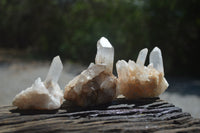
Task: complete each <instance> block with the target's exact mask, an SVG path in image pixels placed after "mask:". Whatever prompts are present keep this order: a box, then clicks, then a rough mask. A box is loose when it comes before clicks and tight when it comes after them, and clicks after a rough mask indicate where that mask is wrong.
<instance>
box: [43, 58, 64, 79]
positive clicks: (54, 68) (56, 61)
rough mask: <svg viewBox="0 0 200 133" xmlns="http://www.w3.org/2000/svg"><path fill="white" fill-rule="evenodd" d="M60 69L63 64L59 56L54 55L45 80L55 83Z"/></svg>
mask: <svg viewBox="0 0 200 133" xmlns="http://www.w3.org/2000/svg"><path fill="white" fill-rule="evenodd" d="M62 69H63V65H62V62H61V60H60V57H59V56H56V57H54V58H53V61H52V63H51V66H50V68H49V72H48V74H47V77H46V80H45V82H49V81H52V82H54V83H57V82H58V79H59V77H60V74H61V72H62Z"/></svg>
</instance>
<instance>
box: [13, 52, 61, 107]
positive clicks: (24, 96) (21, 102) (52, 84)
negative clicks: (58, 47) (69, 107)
mask: <svg viewBox="0 0 200 133" xmlns="http://www.w3.org/2000/svg"><path fill="white" fill-rule="evenodd" d="M62 69H63V65H62V62H61V60H60V57H59V56H56V57H54V59H53V61H52V63H51V67H50V69H49V72H48V74H47V77H46V80H45V81H44V82H42V81H41V79H40V78H38V79H36V80H35V82H34V83H33V85H32V86H31V87H29V88H27V89H26V90H23V91H22V92H20V93H19V94H17V95H16V96H15V98H14V100H13V105H15V106H17V107H18V108H19V109H39V110H53V109H58V108H60V106H61V104H62V103H63V100H64V98H63V91H62V90H61V89H60V87H59V85H58V83H57V82H58V79H59V77H60V74H61V71H62Z"/></svg>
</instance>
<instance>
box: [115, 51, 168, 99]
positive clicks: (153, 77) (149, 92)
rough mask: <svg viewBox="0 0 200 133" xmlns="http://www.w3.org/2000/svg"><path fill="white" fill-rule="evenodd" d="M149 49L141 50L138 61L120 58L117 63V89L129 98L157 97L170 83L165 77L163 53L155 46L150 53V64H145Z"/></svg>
mask: <svg viewBox="0 0 200 133" xmlns="http://www.w3.org/2000/svg"><path fill="white" fill-rule="evenodd" d="M146 55H147V49H143V50H141V51H140V53H139V56H138V59H137V63H135V62H134V61H131V60H129V62H128V63H127V62H126V61H124V60H120V61H118V62H117V63H116V68H117V73H118V81H117V91H119V94H122V95H124V96H125V97H126V98H127V99H137V98H150V97H157V96H159V95H160V94H161V93H163V92H164V91H165V90H166V89H167V87H168V83H167V81H166V79H165V78H164V73H163V63H162V55H161V51H160V49H159V48H157V47H156V48H154V50H153V51H152V52H151V55H150V64H149V65H148V66H144V63H145V59H146Z"/></svg>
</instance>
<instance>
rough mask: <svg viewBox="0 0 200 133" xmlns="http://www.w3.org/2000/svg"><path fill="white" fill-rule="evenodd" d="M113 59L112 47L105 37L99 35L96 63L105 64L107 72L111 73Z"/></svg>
mask: <svg viewBox="0 0 200 133" xmlns="http://www.w3.org/2000/svg"><path fill="white" fill-rule="evenodd" d="M113 61H114V48H113V46H112V45H111V44H110V42H109V41H108V39H106V38H105V37H101V38H100V40H99V41H98V42H97V54H96V58H95V63H96V64H103V65H106V69H107V71H108V72H110V73H112V70H113Z"/></svg>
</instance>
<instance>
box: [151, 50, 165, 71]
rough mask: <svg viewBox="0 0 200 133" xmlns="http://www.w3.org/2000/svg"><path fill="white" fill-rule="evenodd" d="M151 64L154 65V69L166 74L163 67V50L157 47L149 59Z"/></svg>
mask: <svg viewBox="0 0 200 133" xmlns="http://www.w3.org/2000/svg"><path fill="white" fill-rule="evenodd" d="M149 62H150V64H151V63H152V64H153V67H154V68H155V69H156V70H158V71H159V72H162V73H163V74H164V67H163V60H162V54H161V50H160V49H159V48H158V47H155V48H154V49H153V50H152V51H151V53H150V57H149Z"/></svg>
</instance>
